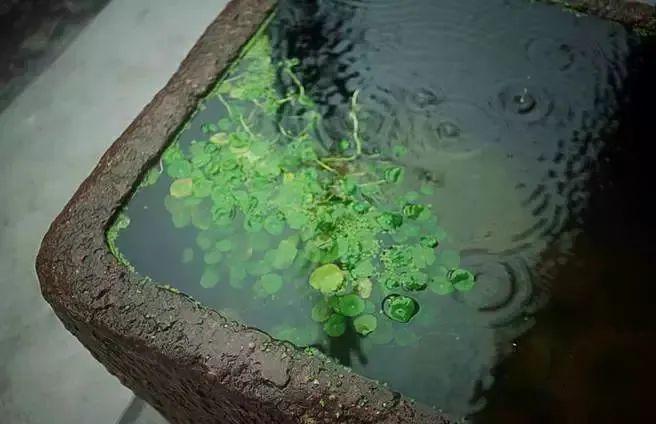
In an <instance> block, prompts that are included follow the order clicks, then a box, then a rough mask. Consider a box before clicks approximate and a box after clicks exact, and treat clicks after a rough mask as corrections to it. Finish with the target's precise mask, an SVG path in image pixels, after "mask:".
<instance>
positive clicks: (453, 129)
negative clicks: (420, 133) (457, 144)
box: [437, 122, 460, 138]
mask: <svg viewBox="0 0 656 424" xmlns="http://www.w3.org/2000/svg"><path fill="white" fill-rule="evenodd" d="M437 133H438V135H439V136H440V137H441V138H456V137H459V136H460V127H458V126H457V125H456V124H454V123H453V122H442V123H440V124H439V125H438V126H437Z"/></svg>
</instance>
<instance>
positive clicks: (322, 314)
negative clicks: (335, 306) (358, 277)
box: [312, 301, 333, 322]
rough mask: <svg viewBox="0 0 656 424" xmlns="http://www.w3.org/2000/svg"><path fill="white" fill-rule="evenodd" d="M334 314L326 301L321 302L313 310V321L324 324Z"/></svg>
mask: <svg viewBox="0 0 656 424" xmlns="http://www.w3.org/2000/svg"><path fill="white" fill-rule="evenodd" d="M332 313H333V311H332V309H331V308H330V306H328V304H327V303H326V302H325V301H321V302H319V303H317V304H316V305H314V307H313V308H312V320H313V321H316V322H324V321H326V320H327V319H328V318H330V315H332Z"/></svg>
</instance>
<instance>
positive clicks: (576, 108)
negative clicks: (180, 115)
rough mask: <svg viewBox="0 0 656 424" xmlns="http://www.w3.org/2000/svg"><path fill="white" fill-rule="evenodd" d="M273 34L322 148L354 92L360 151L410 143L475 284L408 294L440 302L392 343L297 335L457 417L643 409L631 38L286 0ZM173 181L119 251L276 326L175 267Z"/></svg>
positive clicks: (557, 26)
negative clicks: (302, 92)
mask: <svg viewBox="0 0 656 424" xmlns="http://www.w3.org/2000/svg"><path fill="white" fill-rule="evenodd" d="M269 34H270V36H271V38H272V40H273V56H274V58H276V59H285V58H299V59H300V65H299V68H298V69H299V71H300V79H301V81H302V83H303V85H304V86H305V87H307V90H308V94H309V95H310V96H311V97H312V99H313V100H314V101H315V102H316V103H317V104H318V106H319V110H320V112H321V115H322V116H323V119H322V121H321V125H320V127H319V128H318V131H317V137H318V138H319V140H320V141H321V143H322V144H323V145H324V146H325V147H326V148H327V149H329V150H334V149H336V148H337V145H336V143H337V142H338V141H339V140H341V139H342V138H344V137H345V136H347V135H348V134H350V133H351V131H352V123H351V121H350V117H349V111H350V109H349V108H350V106H351V99H352V96H353V93H354V92H355V91H356V90H358V91H359V99H360V102H361V114H362V116H361V118H360V119H361V123H362V128H361V131H362V134H363V136H362V138H363V140H364V143H365V146H364V150H365V151H366V152H368V153H376V152H382V153H385V152H389V151H390V149H391V148H392V147H393V146H395V145H399V144H401V145H404V146H406V147H407V149H408V151H409V154H408V155H407V156H405V157H403V158H402V159H401V160H402V161H403V164H404V165H405V166H406V167H408V169H409V170H410V172H409V173H408V178H407V181H406V184H407V187H412V186H413V184H414V185H415V186H417V185H418V184H420V182H422V181H424V182H425V181H428V182H430V184H431V185H432V187H433V188H434V190H433V191H432V194H431V195H430V199H429V201H430V203H432V204H433V205H434V207H435V210H436V212H437V214H438V216H439V219H440V222H439V223H440V226H441V227H443V228H445V229H446V230H447V232H448V233H449V236H450V238H449V239H448V242H447V245H448V246H450V247H454V248H456V249H458V250H461V251H462V252H463V263H464V267H466V268H468V269H470V270H472V271H473V272H475V273H476V276H477V284H476V286H475V287H474V289H473V290H471V291H469V292H466V293H456V294H452V295H449V296H446V297H440V298H439V299H438V300H435V299H434V298H433V297H429V296H427V297H425V298H424V297H421V296H420V303H421V304H422V305H423V304H424V303H422V302H436V303H434V305H433V304H431V305H433V306H435V307H434V308H426V310H423V309H422V310H420V313H419V314H418V315H417V318H416V320H417V322H418V323H423V325H425V326H426V328H429V329H428V330H422V333H421V334H420V335H419V336H417V335H415V334H414V333H411V332H409V331H408V332H403V331H401V332H397V333H395V336H394V337H395V338H396V339H395V341H396V342H397V343H395V344H389V343H385V341H384V340H383V341H382V343H380V342H381V340H376V339H374V338H373V335H372V337H365V338H362V337H360V336H358V335H357V334H356V333H355V332H354V331H353V330H352V329H349V330H348V331H347V333H346V334H345V335H344V336H342V337H340V338H337V339H334V338H322V337H320V335H319V334H318V333H313V334H310V336H309V338H310V339H313V340H316V343H315V344H316V346H318V347H319V348H320V349H322V350H324V351H325V352H326V353H328V354H330V355H332V356H334V357H336V358H338V359H339V360H340V361H341V362H342V363H344V364H348V365H350V366H351V367H352V368H353V369H354V370H355V371H357V372H360V373H362V374H364V375H367V376H370V377H372V378H376V379H378V380H381V381H385V382H388V383H389V385H390V386H391V387H392V388H393V389H395V390H398V391H400V392H403V393H404V394H407V395H409V396H412V397H414V398H416V399H418V400H420V401H422V402H426V403H429V404H434V405H437V406H439V407H440V408H442V409H444V410H445V411H447V412H449V413H451V414H453V415H454V416H464V415H472V414H474V415H473V417H474V419H475V420H480V421H482V422H497V421H499V422H501V421H503V422H508V421H511V422H532V421H539V422H563V421H568V422H569V421H571V422H586V421H590V420H592V419H593V418H596V420H595V421H596V422H597V421H604V420H608V417H609V416H613V417H616V418H618V419H619V417H620V415H613V414H625V415H623V416H627V417H634V418H638V417H640V416H641V414H642V411H640V412H636V409H635V408H632V407H631V405H634V404H635V402H638V401H640V400H645V401H646V400H647V399H645V398H646V397H647V395H646V394H643V392H642V384H643V383H646V382H649V381H650V380H651V377H652V376H654V375H653V372H652V373H646V374H644V375H642V376H640V377H638V376H637V374H640V370H641V369H644V370H647V369H648V370H652V369H653V368H654V367H653V366H648V364H645V363H643V362H642V361H644V358H645V357H647V356H648V355H649V354H653V353H654V349H653V347H652V346H650V345H648V344H646V341H647V340H648V339H651V338H652V337H653V324H652V321H653V319H651V318H650V316H649V314H648V313H647V311H648V309H649V308H648V305H642V303H640V302H641V299H645V300H644V301H642V302H648V296H646V294H647V291H648V290H650V291H652V292H653V289H651V288H648V287H644V285H646V284H649V281H648V279H647V278H646V276H647V275H649V269H648V267H647V266H648V261H647V258H648V257H649V253H651V254H652V255H653V253H654V251H653V248H651V247H649V246H648V245H647V244H646V243H645V241H646V240H647V235H649V234H651V233H652V232H653V231H652V229H651V228H644V226H648V225H649V222H650V220H649V215H648V214H646V213H644V212H643V210H642V209H641V208H643V207H644V205H642V204H641V199H642V196H643V193H644V192H643V191H642V190H643V189H645V183H644V181H643V179H642V178H641V175H642V174H641V172H643V171H640V170H637V167H636V166H634V165H633V164H634V163H635V164H641V165H642V164H645V163H646V159H645V157H646V155H643V154H642V152H646V151H647V149H653V148H652V147H650V146H647V145H645V143H644V141H645V139H646V134H647V132H646V131H647V128H646V123H645V122H644V121H645V118H644V113H645V111H644V110H643V109H642V107H644V106H642V105H648V104H649V103H647V101H648V95H647V93H651V94H652V95H653V94H655V91H654V87H653V83H650V84H651V85H648V86H644V91H642V90H643V89H642V87H643V86H642V85H640V87H641V88H640V89H637V86H638V85H639V84H645V81H643V80H640V75H642V74H646V73H647V72H648V71H645V70H644V69H645V67H646V66H647V65H646V64H644V63H642V62H640V60H639V55H638V50H639V46H638V43H637V40H635V39H634V38H633V36H632V35H631V34H630V33H628V32H627V31H626V30H625V29H624V28H622V27H621V26H619V25H616V24H612V23H609V22H604V21H601V20H598V19H595V18H590V17H576V16H574V15H571V14H569V13H565V12H562V11H561V10H559V9H557V8H554V7H550V6H544V5H540V4H532V3H531V2H526V1H520V0H494V1H487V2H480V1H475V0H440V1H434V0H412V1H410V0H407V1H406V0H401V1H395V2H392V1H389V0H385V1H380V0H379V1H373V0H340V1H337V0H333V1H327V0H326V1H318V0H317V1H310V2H308V1H305V0H303V1H301V0H297V1H292V0H288V1H283V2H282V4H281V5H280V6H279V11H278V13H277V15H276V17H275V18H274V21H273V22H272V24H271V28H270V31H269ZM284 81H286V80H285V79H283V80H281V81H279V82H280V83H283V84H284ZM287 82H289V81H287ZM287 88H289V87H287ZM285 89H286V87H281V90H282V92H285ZM649 90H651V91H649ZM641 102H644V103H641ZM213 113H216V109H212V107H211V106H210V105H209V104H208V108H207V109H206V110H205V111H202V112H200V113H199V114H198V115H197V116H196V117H195V118H194V123H192V126H191V127H190V129H189V130H187V132H186V133H184V134H183V135H182V139H184V140H187V142H188V140H191V139H193V138H195V137H196V138H197V137H201V136H202V135H201V133H200V130H199V127H200V124H201V123H202V122H203V120H208V119H214V118H212V114H213ZM281 115H282V117H281V119H283V120H284V115H285V111H284V108H283V110H282V112H281ZM168 183H169V182H166V181H160V183H158V184H156V185H155V186H153V187H151V188H148V189H147V190H144V191H143V192H140V193H139V194H138V195H137V196H135V198H134V199H133V200H132V201H131V203H130V205H129V208H128V212H129V214H130V217H131V218H132V225H131V226H130V227H129V229H128V230H127V231H125V232H124V233H123V234H122V235H121V237H120V238H119V246H120V248H121V250H122V251H123V252H124V253H125V254H126V256H127V257H128V258H129V260H130V261H131V262H132V263H133V264H134V265H135V266H136V268H137V270H139V271H140V272H142V273H144V274H147V275H150V276H152V277H153V278H154V279H155V280H158V281H163V282H170V283H172V284H173V285H174V286H176V287H179V288H181V289H182V290H184V291H185V292H188V293H189V294H191V295H193V296H194V297H196V298H198V299H199V300H201V301H202V302H204V303H206V304H209V305H213V306H214V305H216V306H217V307H220V308H222V309H223V310H224V311H225V310H226V308H228V309H229V310H228V312H229V314H232V315H233V316H234V317H236V318H239V319H242V320H244V321H245V322H248V323H249V324H252V325H257V326H259V327H261V328H264V329H266V330H272V328H273V327H275V325H276V320H278V322H279V321H280V319H281V317H280V316H279V315H278V313H277V312H275V311H274V310H273V309H271V310H269V311H267V308H266V303H264V307H262V304H261V303H259V302H258V303H256V305H255V306H254V307H253V308H250V307H248V306H246V305H245V304H240V303H238V302H235V300H234V298H232V299H231V302H226V299H223V298H221V293H219V292H212V294H211V295H209V294H207V293H208V292H207V291H204V290H203V289H202V288H201V287H199V286H198V284H197V283H196V281H198V279H199V270H198V269H192V268H193V267H181V266H180V265H179V257H180V252H181V251H182V247H184V246H191V245H194V243H195V241H194V235H193V233H191V232H184V231H175V230H174V229H173V228H172V227H171V224H170V218H169V217H168V215H167V213H166V212H165V211H164V209H163V206H162V205H161V199H162V198H163V197H164V195H165V193H166V190H167V189H168ZM158 214H159V215H158ZM146 234H147V236H144V235H146ZM190 282H192V285H190ZM643 293H644V295H643ZM640 305H642V307H641V306H640ZM296 307H297V306H294V307H293V308H296ZM299 307H300V306H299ZM289 314H290V317H289V319H294V318H293V315H294V311H293V310H292V311H290V312H289ZM297 318H298V317H297ZM303 319H305V318H303ZM308 331H312V330H308ZM414 338H416V339H414ZM399 345H401V346H406V347H404V348H399ZM627 350H629V351H630V353H628V354H627V353H626V351H627ZM623 355H627V358H629V359H630V360H629V361H626V360H625V359H624V358H625V357H624V356H623ZM391 364H393V365H391ZM477 412H478V413H477ZM476 413H477V414H476ZM636 414H637V415H636Z"/></svg>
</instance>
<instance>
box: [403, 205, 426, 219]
mask: <svg viewBox="0 0 656 424" xmlns="http://www.w3.org/2000/svg"><path fill="white" fill-rule="evenodd" d="M423 211H424V206H423V205H418V204H415V203H407V204H406V205H405V206H404V207H403V215H405V216H407V217H408V218H412V219H416V218H418V217H419V215H420V214H421V213H422V212H423Z"/></svg>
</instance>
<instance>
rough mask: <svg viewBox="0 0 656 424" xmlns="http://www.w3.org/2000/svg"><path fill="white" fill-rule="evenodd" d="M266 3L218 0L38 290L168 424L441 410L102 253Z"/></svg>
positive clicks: (55, 244) (628, 16) (589, 6)
mask: <svg viewBox="0 0 656 424" xmlns="http://www.w3.org/2000/svg"><path fill="white" fill-rule="evenodd" d="M554 3H561V4H563V3H567V6H568V7H570V8H575V9H576V10H586V11H589V12H591V13H595V14H598V15H600V16H603V17H606V18H609V19H614V20H618V21H621V22H623V23H626V24H628V25H634V26H637V27H639V28H641V29H645V30H646V29H650V28H652V29H653V28H654V11H653V8H651V7H649V6H646V5H644V4H639V3H628V4H627V3H624V2H619V1H595V0H587V1H584V0H579V1H571V2H561V1H556V2H554ZM274 6H275V2H274V1H273V0H233V1H232V2H231V3H229V5H228V6H227V7H226V9H225V10H224V11H223V12H222V13H221V14H220V15H219V17H218V18H217V19H216V20H215V21H214V22H213V23H212V24H211V25H210V26H209V28H208V29H207V31H206V32H205V34H204V35H203V36H202V37H201V39H200V40H199V41H198V42H197V44H196V45H195V47H194V48H193V49H192V51H191V52H190V54H189V56H188V57H187V58H186V59H185V60H184V62H183V63H182V64H181V66H180V69H179V70H178V72H177V73H176V74H175V75H174V76H173V77H172V79H171V80H170V81H169V83H168V84H167V85H166V87H165V88H164V89H163V90H162V91H161V92H160V93H158V94H157V96H156V97H155V98H154V99H153V101H152V102H151V103H150V104H149V105H148V106H147V107H146V108H145V109H144V111H143V112H142V113H141V114H140V115H139V116H138V117H137V118H136V119H135V121H134V122H133V123H132V124H131V125H130V126H129V127H128V129H127V130H126V131H125V132H124V133H123V134H122V135H121V137H120V138H119V139H118V140H117V141H116V142H115V143H114V144H113V145H112V147H111V148H110V149H109V150H108V151H107V152H106V153H105V154H104V156H103V157H102V158H101V160H100V162H99V164H98V165H97V167H96V168H95V169H94V171H93V172H92V174H91V175H90V176H89V177H88V178H87V179H86V180H85V181H84V182H83V183H82V185H81V186H80V188H79V189H78V191H77V192H76V194H75V195H74V197H73V198H72V199H71V201H70V202H69V203H68V205H67V206H66V207H65V209H64V210H63V211H62V213H61V214H60V215H59V216H58V217H57V218H56V220H55V221H54V222H53V224H52V226H51V228H50V230H49V232H48V233H47V235H46V237H45V239H44V241H43V244H42V247H41V250H40V252H39V255H38V258H37V272H38V276H39V280H40V282H41V288H42V292H43V296H44V297H45V298H46V300H47V301H48V302H49V303H50V304H51V305H52V307H53V309H54V310H55V312H56V314H57V316H58V317H59V318H60V319H61V320H62V322H63V323H64V325H65V326H66V328H67V329H68V330H69V331H71V332H72V333H73V334H74V335H75V336H76V337H77V338H78V339H79V340H80V341H81V342H82V343H83V344H84V345H85V346H86V347H87V348H88V349H89V350H90V351H91V353H92V354H93V355H94V357H95V358H97V359H98V360H99V361H100V362H101V363H102V364H103V365H104V366H105V367H106V368H107V369H108V370H109V371H110V372H111V373H112V374H114V375H116V376H117V377H118V378H119V379H120V380H121V382H122V383H123V384H125V385H126V386H128V387H129V388H131V389H132V390H134V391H135V393H137V394H138V395H139V396H141V397H142V398H143V399H145V400H146V401H148V402H149V403H150V404H152V405H153V406H154V407H155V408H156V409H158V410H159V411H160V412H161V413H162V414H163V415H164V416H165V417H166V418H167V419H169V420H170V421H171V422H174V423H320V422H345V423H440V422H445V423H446V422H450V420H449V418H448V417H447V416H446V415H444V414H442V413H441V412H440V411H439V410H435V409H432V408H427V407H423V406H421V405H419V404H416V403H415V402H413V401H412V400H410V399H408V398H405V397H404V396H402V395H400V394H398V393H396V392H393V391H392V390H390V389H389V388H387V387H386V386H384V385H382V384H380V383H378V382H376V381H372V380H370V379H367V378H365V377H362V376H360V375H358V374H355V373H353V372H351V371H350V370H349V369H347V368H344V367H342V366H340V365H339V364H337V363H336V362H334V361H332V360H331V359H330V358H328V357H325V356H323V355H321V354H318V353H316V352H315V351H305V350H301V349H298V348H296V347H294V346H293V345H291V344H289V343H285V342H280V341H277V340H275V339H273V338H271V337H270V336H268V335H267V334H265V333H264V332H261V331H258V330H257V329H253V328H248V327H246V326H244V325H241V324H239V323H236V322H232V321H230V320H228V319H226V318H224V317H223V316H221V314H219V313H218V312H216V311H213V310H210V309H206V308H204V307H203V306H202V305H200V304H198V303H197V302H195V301H194V300H192V299H190V298H188V297H186V296H184V295H182V294H180V293H178V292H177V291H175V290H171V289H167V288H166V287H161V286H157V285H155V284H152V283H150V282H148V281H146V280H144V279H143V278H141V277H140V276H138V275H137V274H136V273H135V272H134V271H133V270H131V269H129V268H128V267H126V266H124V265H122V264H120V263H119V261H118V260H117V259H116V257H115V256H114V255H113V254H112V253H111V252H110V249H109V247H108V244H107V240H106V231H107V229H108V228H109V227H110V226H111V224H112V223H113V219H114V218H115V216H116V214H117V212H118V211H119V210H120V209H121V207H122V206H123V205H124V203H125V202H126V201H127V199H129V198H130V196H131V194H132V193H133V191H134V189H135V188H136V187H137V186H138V184H139V181H140V180H141V179H142V177H143V175H144V174H145V172H147V171H148V169H150V167H151V166H152V165H153V164H154V163H156V162H157V161H158V158H159V156H160V154H161V153H162V151H163V150H164V149H165V148H166V146H167V144H168V143H169V142H170V141H171V140H172V138H173V136H174V135H175V134H176V132H177V131H178V129H179V128H180V127H181V126H182V125H183V124H184V122H186V120H187V119H188V118H189V116H190V115H191V114H192V112H193V111H194V110H195V108H196V106H197V104H198V102H199V101H200V100H201V99H202V98H203V96H204V95H205V94H206V93H207V91H208V90H209V89H210V87H212V86H213V84H214V83H215V82H216V81H217V79H218V78H219V77H220V76H221V75H222V73H223V72H224V71H225V70H226V69H227V68H228V67H229V65H230V64H231V62H232V61H233V60H234V59H235V58H236V57H237V56H238V54H239V51H240V48H241V47H242V46H243V45H244V44H245V43H246V42H247V41H248V40H249V39H250V37H251V36H252V35H253V34H254V33H255V31H257V29H258V28H259V27H260V25H261V24H262V22H264V20H265V19H266V18H267V16H268V15H269V14H270V13H271V11H272V10H273V7H274Z"/></svg>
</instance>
